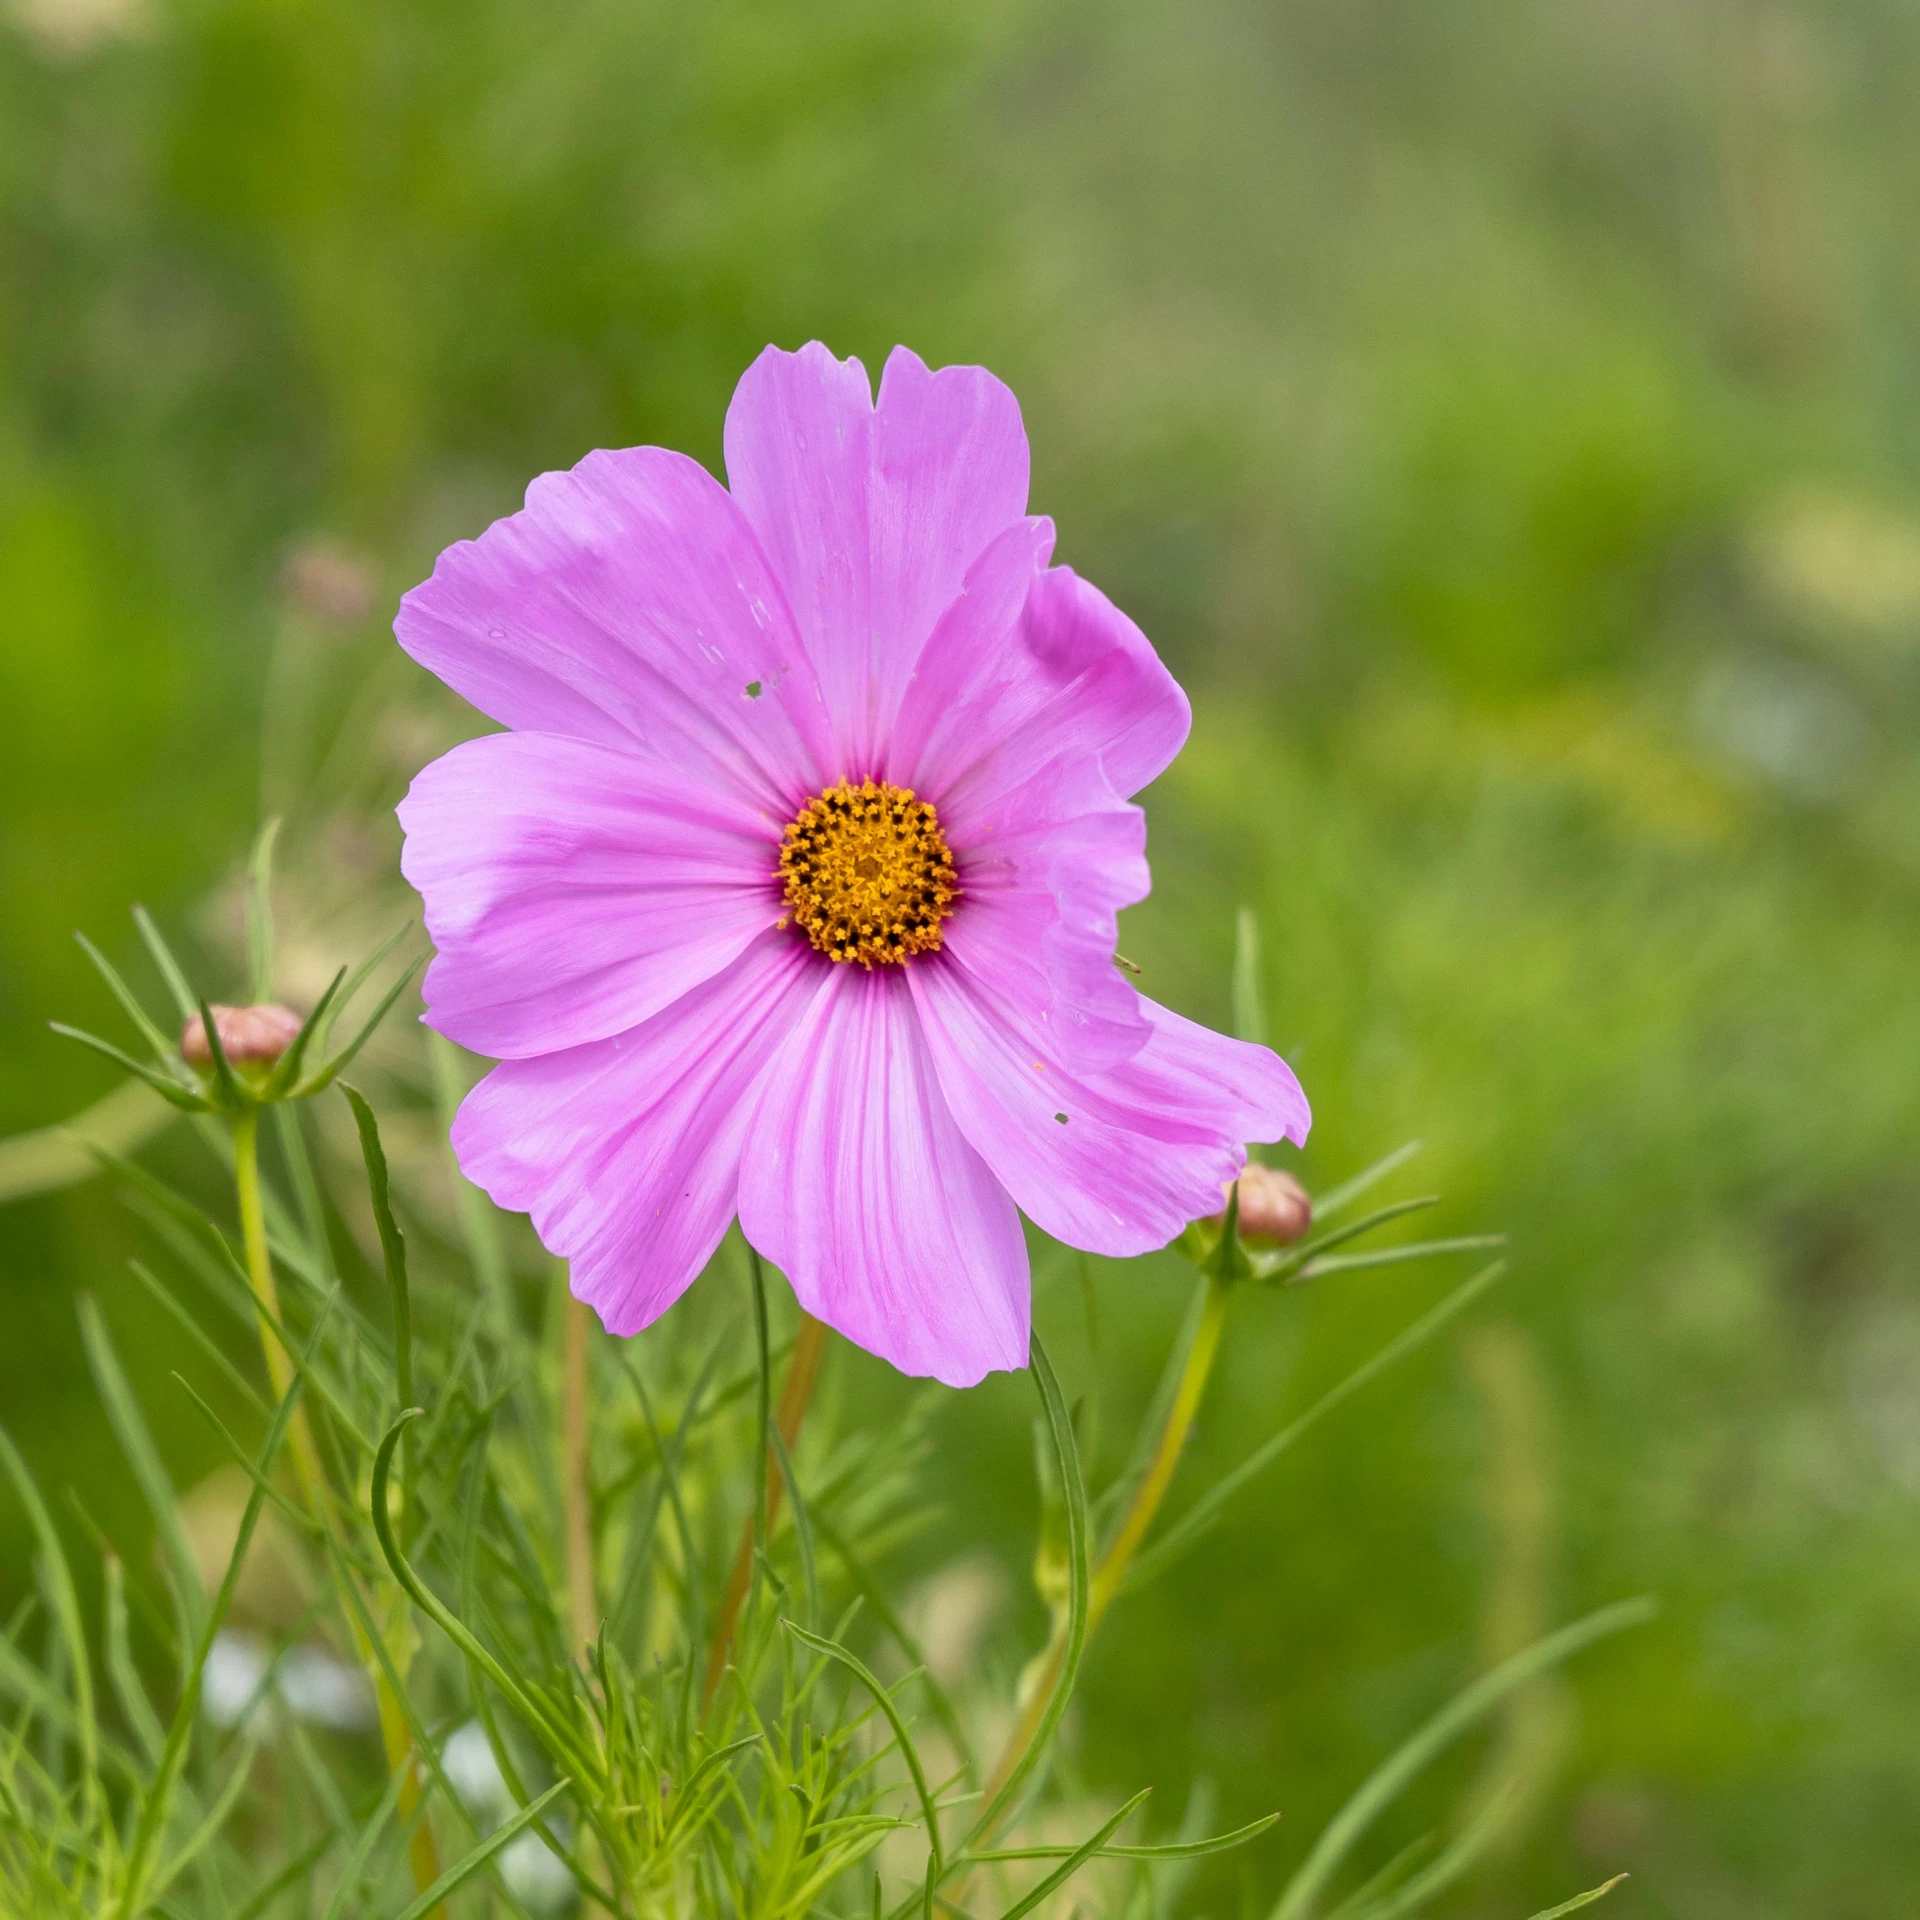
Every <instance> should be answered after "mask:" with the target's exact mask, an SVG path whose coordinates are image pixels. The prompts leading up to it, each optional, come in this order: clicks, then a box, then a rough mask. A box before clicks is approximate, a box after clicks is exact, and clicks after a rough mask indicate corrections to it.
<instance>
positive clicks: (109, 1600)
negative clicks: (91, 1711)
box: [100, 1553, 167, 1766]
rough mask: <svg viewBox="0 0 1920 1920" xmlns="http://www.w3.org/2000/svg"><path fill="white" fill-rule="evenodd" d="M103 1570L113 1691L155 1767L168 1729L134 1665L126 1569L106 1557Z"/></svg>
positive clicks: (104, 1637)
mask: <svg viewBox="0 0 1920 1920" xmlns="http://www.w3.org/2000/svg"><path fill="white" fill-rule="evenodd" d="M100 1569H101V1574H102V1586H103V1590H104V1600H105V1605H104V1606H103V1608H102V1612H103V1614H104V1615H105V1618H104V1621H103V1628H104V1631H103V1632H102V1633H101V1636H100V1640H101V1650H102V1652H103V1654H104V1655H105V1661H106V1669H107V1679H108V1681H109V1682H110V1683H111V1685H112V1687H113V1695H114V1698H115V1699H116V1700H118V1701H119V1702H120V1711H121V1712H122V1713H124V1714H125V1715H126V1716H127V1725H128V1726H130V1727H131V1728H132V1729H133V1737H134V1739H135V1740H137V1741H138V1742H139V1744H140V1751H141V1753H142V1755H143V1756H144V1757H145V1759H146V1762H147V1764H148V1765H149V1766H153V1765H154V1764H156V1763H157V1762H158V1760H159V1758H160V1755H161V1752H162V1750H163V1749H164V1748H165V1746H166V1744H167V1735H166V1729H165V1728H164V1727H162V1726H161V1724H160V1716H159V1715H158V1714H157V1713H155V1712H154V1710H153V1702H152V1701H151V1700H149V1699H148V1698H147V1689H146V1685H145V1683H144V1682H143V1681H142V1680H141V1678H140V1669H139V1668H138V1667H137V1666H136V1665H135V1664H134V1659H133V1645H132V1640H131V1637H130V1635H129V1633H128V1630H127V1625H128V1623H127V1574H126V1569H125V1568H124V1567H123V1566H122V1565H121V1564H120V1556H119V1555H118V1554H117V1553H107V1554H103V1555H102V1556H101V1561H100Z"/></svg>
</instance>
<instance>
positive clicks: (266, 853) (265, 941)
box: [247, 814, 280, 1007]
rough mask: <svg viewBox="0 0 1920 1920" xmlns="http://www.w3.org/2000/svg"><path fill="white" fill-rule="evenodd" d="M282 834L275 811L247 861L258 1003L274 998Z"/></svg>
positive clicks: (250, 969)
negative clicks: (277, 849)
mask: <svg viewBox="0 0 1920 1920" xmlns="http://www.w3.org/2000/svg"><path fill="white" fill-rule="evenodd" d="M279 837H280V816H279V815H278V814H275V815H274V816H273V817H272V819H270V820H268V821H267V823H266V824H265V825H264V826H263V827H262V828H261V829H260V833H259V837H258V838H257V839H256V840H255V841H254V843H253V853H252V855H251V856H250V857H249V859H248V861H247V882H248V884H247V976H248V982H249V987H250V990H251V992H252V995H253V1003H254V1005H255V1006H257V1007H261V1006H265V1005H266V1003H267V1002H268V1001H269V1000H271V999H272V998H273V843H274V842H275V841H276V840H277V839H279Z"/></svg>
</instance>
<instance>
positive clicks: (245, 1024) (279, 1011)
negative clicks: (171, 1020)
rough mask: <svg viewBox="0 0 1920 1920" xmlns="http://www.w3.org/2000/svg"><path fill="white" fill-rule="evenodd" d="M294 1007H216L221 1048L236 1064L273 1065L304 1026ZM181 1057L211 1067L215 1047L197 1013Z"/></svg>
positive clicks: (184, 1032) (187, 1030) (182, 1044)
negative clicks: (208, 1040)
mask: <svg viewBox="0 0 1920 1920" xmlns="http://www.w3.org/2000/svg"><path fill="white" fill-rule="evenodd" d="M301 1024H302V1023H301V1019H300V1016H299V1015H298V1014H297V1013H295V1012H294V1010H293V1009H292V1008H291V1007H215V1008H214V1010H213V1029H214V1032H215V1033H217V1034H218V1035H219V1036H220V1051H221V1052H222V1053H224V1054H225V1055H226V1056H227V1060H228V1063H229V1064H230V1065H232V1066H236V1067H242V1066H246V1067H270V1066H272V1065H273V1063H274V1062H275V1061H276V1060H278V1059H279V1058H280V1056H281V1055H282V1054H283V1053H285V1052H286V1050H287V1049H288V1048H289V1047H290V1046H292V1045H293V1041H294V1036H295V1035H296V1034H297V1033H298V1032H299V1031H300V1028H301ZM180 1057H181V1058H182V1059H183V1060H185V1061H186V1062H187V1063H188V1065H190V1066H195V1067H210V1066H212V1065H213V1049H212V1048H211V1047H210V1046H208V1045H207V1029H206V1024H205V1022H204V1021H202V1019H201V1018H200V1016H199V1015H198V1014H197V1013H196V1014H195V1015H194V1016H193V1018H192V1019H191V1020H189V1021H188V1022H187V1024H186V1026H185V1028H184V1029H183V1030H182V1031H181V1034H180Z"/></svg>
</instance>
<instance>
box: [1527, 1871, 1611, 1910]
mask: <svg viewBox="0 0 1920 1920" xmlns="http://www.w3.org/2000/svg"><path fill="white" fill-rule="evenodd" d="M1626 1878H1627V1876H1626V1875H1625V1874H1624V1873H1616V1874H1615V1875H1614V1876H1613V1878H1612V1879H1611V1880H1609V1881H1608V1882H1607V1883H1606V1885H1605V1886H1601V1887H1589V1888H1588V1889H1587V1890H1586V1892H1585V1893H1576V1894H1575V1895H1574V1896H1573V1898H1572V1899H1571V1900H1562V1901H1561V1902H1560V1904H1559V1905H1558V1906H1557V1907H1548V1908H1547V1909H1546V1911H1545V1912H1544V1913H1536V1914H1535V1915H1534V1916H1533V1920H1564V1916H1565V1915H1567V1914H1569V1913H1578V1912H1579V1911H1580V1909H1581V1908H1582V1907H1590V1906H1592V1905H1593V1903H1594V1902H1595V1901H1596V1900H1604V1899H1605V1898H1606V1897H1607V1895H1608V1894H1610V1893H1611V1892H1612V1891H1613V1890H1614V1888H1615V1887H1617V1886H1618V1885H1619V1884H1620V1882H1621V1881H1622V1880H1624V1879H1626Z"/></svg>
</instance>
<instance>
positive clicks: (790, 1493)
mask: <svg viewBox="0 0 1920 1920" xmlns="http://www.w3.org/2000/svg"><path fill="white" fill-rule="evenodd" d="M767 1438H768V1439H769V1440H770V1441H771V1442H772V1443H773V1453H774V1458H775V1459H776V1460H777V1461H778V1462H779V1463H780V1477H781V1479H782V1480H784V1481H785V1482H786V1488H787V1505H788V1506H789V1507H790V1508H791V1509H792V1511H793V1540H794V1545H795V1546H796V1547H798V1548H799V1550H800V1584H801V1586H802V1587H804V1588H805V1589H806V1595H807V1618H808V1619H809V1620H810V1621H812V1620H818V1619H819V1618H820V1577H819V1574H818V1572H817V1571H816V1569H815V1566H814V1557H813V1516H812V1514H810V1513H809V1512H808V1511H807V1503H806V1501H805V1500H804V1499H803V1498H802V1497H801V1493H800V1481H799V1478H798V1476H797V1475H796V1474H795V1473H794V1470H793V1461H792V1460H791V1459H790V1458H789V1457H788V1455H787V1443H786V1442H785V1441H784V1440H783V1439H781V1437H780V1429H779V1427H778V1426H774V1427H771V1428H769V1429H768V1433H767Z"/></svg>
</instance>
